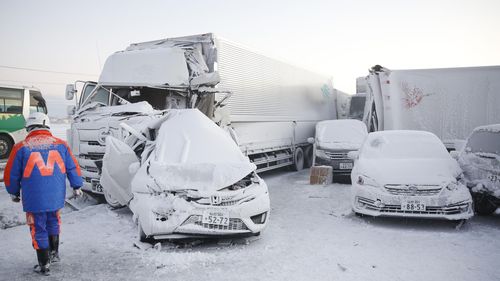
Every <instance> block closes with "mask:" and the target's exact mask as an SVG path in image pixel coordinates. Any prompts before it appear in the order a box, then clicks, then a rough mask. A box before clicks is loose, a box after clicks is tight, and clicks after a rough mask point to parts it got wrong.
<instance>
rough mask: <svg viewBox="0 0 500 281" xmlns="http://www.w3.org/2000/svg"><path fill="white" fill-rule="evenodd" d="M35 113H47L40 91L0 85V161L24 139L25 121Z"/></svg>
mask: <svg viewBox="0 0 500 281" xmlns="http://www.w3.org/2000/svg"><path fill="white" fill-rule="evenodd" d="M35 111H38V112H43V113H47V105H46V103H45V100H44V99H43V97H42V94H41V93H40V90H38V89H36V88H32V87H25V86H7V85H0V160H5V159H7V158H8V157H9V154H10V151H11V150H12V147H13V146H14V144H15V143H17V142H20V141H21V140H23V139H24V138H25V137H26V129H25V128H24V126H25V123H26V122H25V120H26V118H28V116H29V114H30V113H31V112H35Z"/></svg>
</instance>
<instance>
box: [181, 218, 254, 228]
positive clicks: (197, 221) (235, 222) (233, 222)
mask: <svg viewBox="0 0 500 281" xmlns="http://www.w3.org/2000/svg"><path fill="white" fill-rule="evenodd" d="M188 224H194V225H196V226H200V227H203V228H204V229H209V230H248V227H247V226H246V225H245V223H243V221H242V220H241V219H235V218H230V219H229V225H228V226H225V225H215V224H208V223H202V222H201V216H200V215H192V216H190V217H189V218H187V219H186V220H185V221H184V222H183V223H182V226H184V225H188Z"/></svg>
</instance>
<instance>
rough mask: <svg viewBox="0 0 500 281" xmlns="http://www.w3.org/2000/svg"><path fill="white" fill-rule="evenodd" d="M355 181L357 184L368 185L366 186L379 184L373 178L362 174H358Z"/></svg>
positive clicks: (377, 185)
mask: <svg viewBox="0 0 500 281" xmlns="http://www.w3.org/2000/svg"><path fill="white" fill-rule="evenodd" d="M356 183H357V184H359V185H368V186H373V187H379V184H378V183H377V182H376V181H375V180H374V179H372V178H370V177H367V176H364V175H359V176H358V179H357V181H356Z"/></svg>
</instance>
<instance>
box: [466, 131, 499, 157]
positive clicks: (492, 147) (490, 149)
mask: <svg viewBox="0 0 500 281" xmlns="http://www.w3.org/2000/svg"><path fill="white" fill-rule="evenodd" d="M466 149H467V150H469V151H471V152H474V153H476V152H482V153H493V154H497V155H500V132H489V131H477V132H475V133H473V134H472V136H471V137H470V138H469V140H468V141H467V145H466Z"/></svg>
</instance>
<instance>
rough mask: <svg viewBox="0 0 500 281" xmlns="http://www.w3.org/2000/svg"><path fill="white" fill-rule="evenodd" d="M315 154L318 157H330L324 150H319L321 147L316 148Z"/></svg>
mask: <svg viewBox="0 0 500 281" xmlns="http://www.w3.org/2000/svg"><path fill="white" fill-rule="evenodd" d="M316 156H317V157H319V158H324V159H330V157H328V155H327V154H326V152H325V151H324V150H321V149H316Z"/></svg>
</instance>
